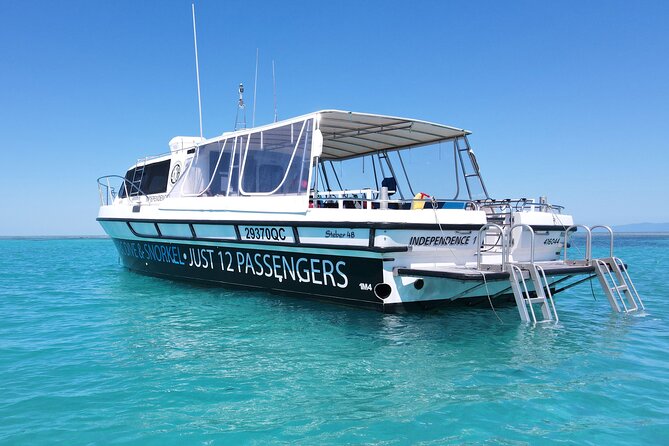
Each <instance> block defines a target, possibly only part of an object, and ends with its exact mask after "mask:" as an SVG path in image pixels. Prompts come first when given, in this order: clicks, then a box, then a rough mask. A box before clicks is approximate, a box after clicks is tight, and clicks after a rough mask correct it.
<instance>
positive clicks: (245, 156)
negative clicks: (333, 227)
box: [171, 119, 313, 196]
mask: <svg viewBox="0 0 669 446" xmlns="http://www.w3.org/2000/svg"><path fill="white" fill-rule="evenodd" d="M312 132H313V119H307V120H304V121H300V122H294V123H292V124H286V125H283V126H280V127H276V128H272V129H269V130H265V131H262V132H258V131H256V132H254V133H250V134H246V135H240V136H237V137H230V138H227V139H224V140H220V141H215V142H212V143H209V144H206V145H203V146H200V147H198V149H197V151H196V153H195V154H194V155H193V158H192V162H191V163H190V165H189V167H188V168H187V169H185V173H184V174H183V175H182V176H181V178H179V181H178V182H177V184H176V185H175V187H174V188H173V189H172V192H171V195H172V196H237V195H272V194H283V195H285V194H306V193H307V191H308V180H309V168H310V161H311V158H310V154H311V134H312Z"/></svg>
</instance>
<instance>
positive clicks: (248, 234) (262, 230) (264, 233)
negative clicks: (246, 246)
mask: <svg viewBox="0 0 669 446" xmlns="http://www.w3.org/2000/svg"><path fill="white" fill-rule="evenodd" d="M239 229H240V232H241V234H240V235H241V236H242V238H243V239H244V240H270V241H277V242H283V241H286V240H287V238H288V234H290V233H289V232H288V229H287V228H285V227H266V226H242V227H240V228H239ZM291 238H292V237H291Z"/></svg>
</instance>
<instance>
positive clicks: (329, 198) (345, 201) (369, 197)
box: [310, 189, 476, 210]
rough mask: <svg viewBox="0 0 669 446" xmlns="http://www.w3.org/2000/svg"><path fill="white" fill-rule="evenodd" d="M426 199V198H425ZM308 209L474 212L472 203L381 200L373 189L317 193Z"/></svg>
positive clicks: (446, 200) (420, 199)
mask: <svg viewBox="0 0 669 446" xmlns="http://www.w3.org/2000/svg"><path fill="white" fill-rule="evenodd" d="M426 197H427V196H426ZM310 207H316V208H335V209H401V210H407V209H412V210H421V209H466V210H475V209H476V206H475V204H474V202H472V201H466V200H453V199H440V198H439V199H437V198H434V197H427V198H406V199H401V198H397V199H395V198H383V197H381V194H380V192H379V191H377V190H374V189H349V190H337V191H335V190H333V191H319V192H318V193H317V194H316V195H315V196H313V195H312V197H311V199H310Z"/></svg>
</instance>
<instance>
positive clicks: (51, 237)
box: [0, 235, 109, 240]
mask: <svg viewBox="0 0 669 446" xmlns="http://www.w3.org/2000/svg"><path fill="white" fill-rule="evenodd" d="M108 238H109V236H108V235H0V240H59V239H60V240H79V239H108Z"/></svg>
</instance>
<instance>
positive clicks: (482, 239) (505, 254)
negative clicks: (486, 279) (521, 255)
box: [476, 223, 509, 270]
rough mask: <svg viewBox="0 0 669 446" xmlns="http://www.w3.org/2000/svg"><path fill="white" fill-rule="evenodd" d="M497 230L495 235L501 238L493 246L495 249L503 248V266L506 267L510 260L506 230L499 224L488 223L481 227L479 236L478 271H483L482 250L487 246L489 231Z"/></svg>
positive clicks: (477, 248) (477, 250) (477, 247)
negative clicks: (497, 247)
mask: <svg viewBox="0 0 669 446" xmlns="http://www.w3.org/2000/svg"><path fill="white" fill-rule="evenodd" d="M491 229H493V230H495V231H496V232H495V234H497V235H498V236H499V239H498V240H497V241H496V242H495V243H494V244H493V245H492V246H493V247H496V246H501V248H502V252H501V254H502V261H501V264H502V265H506V263H507V262H508V259H509V253H508V246H507V243H506V236H505V233H504V229H503V228H502V227H501V226H500V225H497V224H494V223H488V224H486V225H483V226H481V229H479V234H478V240H479V242H478V244H477V246H476V269H478V270H481V264H482V262H483V253H484V251H482V248H483V247H484V246H486V236H487V235H488V231H489V230H491Z"/></svg>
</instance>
